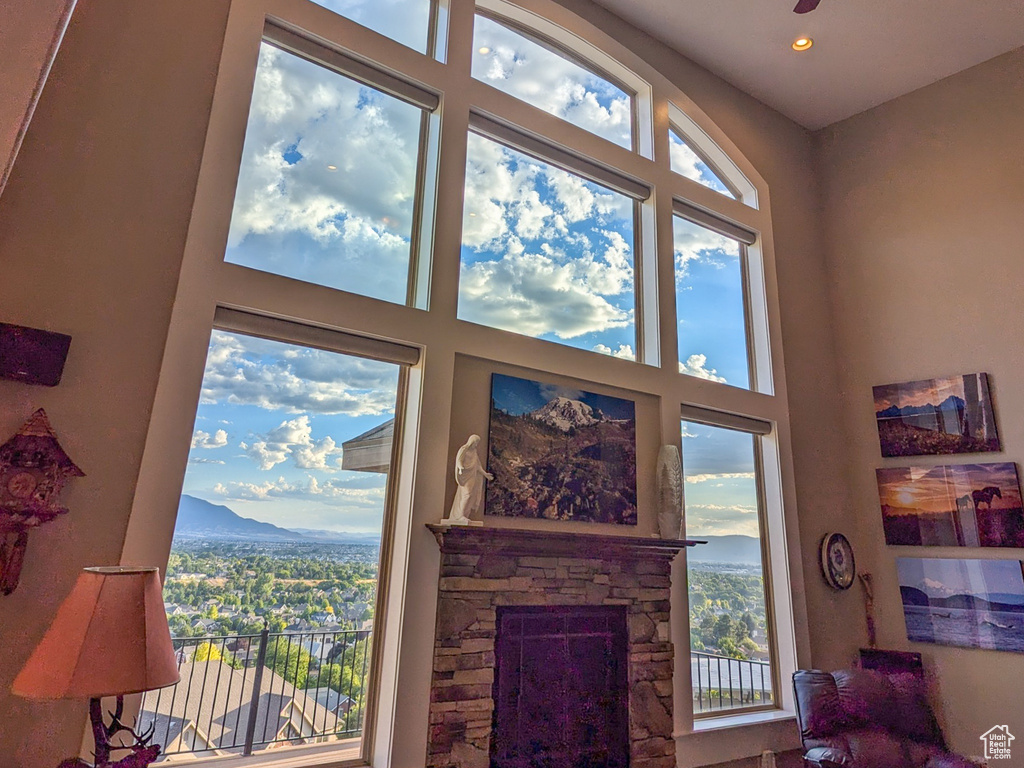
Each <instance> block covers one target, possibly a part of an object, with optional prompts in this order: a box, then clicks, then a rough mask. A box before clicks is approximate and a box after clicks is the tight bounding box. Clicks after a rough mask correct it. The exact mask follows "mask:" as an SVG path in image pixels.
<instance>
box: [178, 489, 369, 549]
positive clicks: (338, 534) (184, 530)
mask: <svg viewBox="0 0 1024 768" xmlns="http://www.w3.org/2000/svg"><path fill="white" fill-rule="evenodd" d="M174 535H175V536H206V537H208V538H214V539H245V540H247V541H309V542H315V541H329V542H334V543H348V544H377V543H379V542H380V534H376V533H354V532H348V531H323V530H318V529H315V528H297V529H295V530H291V529H288V528H281V527H279V526H276V525H273V524H272V523H263V522H260V521H259V520H253V519H252V518H251V517H242V516H241V515H239V514H236V513H235V512H234V511H233V510H231V509H229V508H228V507H225V506H224V505H222V504H213V503H211V502H209V501H206V500H205V499H199V498H196V497H195V496H189V495H188V494H182V495H181V500H180V501H179V502H178V519H177V521H176V522H175V525H174Z"/></svg>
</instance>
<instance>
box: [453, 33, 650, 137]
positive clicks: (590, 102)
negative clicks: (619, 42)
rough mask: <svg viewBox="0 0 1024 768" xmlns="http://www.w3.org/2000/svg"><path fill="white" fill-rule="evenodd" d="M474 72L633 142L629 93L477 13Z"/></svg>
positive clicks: (561, 53) (589, 126)
mask: <svg viewBox="0 0 1024 768" xmlns="http://www.w3.org/2000/svg"><path fill="white" fill-rule="evenodd" d="M473 77H475V78H476V79H477V80H480V81H482V82H484V83H487V84H488V85H491V86H494V87H495V88H497V89H499V90H501V91H504V92H505V93H508V94H510V95H511V96H515V97H516V98H517V99H522V100H523V101H525V102H526V103H527V104H530V105H531V106H534V107H537V108H538V109H542V110H544V111H545V112H550V113H551V114H552V115H556V116H558V117H561V118H562V119H564V120H568V121H570V122H572V123H575V124H576V125H578V126H579V127H580V128H584V129H585V130H588V131H590V132H591V133H596V134H597V135H598V136H600V137H602V138H604V139H608V140H609V141H611V142H614V143H616V144H618V145H620V146H623V147H626V148H632V146H633V98H632V96H631V95H630V94H628V93H627V92H626V91H624V90H623V89H622V88H621V87H620V86H618V85H616V84H615V83H613V82H612V81H611V80H609V79H608V78H607V77H602V76H601V75H598V74H596V73H595V72H592V71H590V70H589V69H587V68H586V67H584V66H583V65H581V64H579V63H577V62H576V61H574V60H573V59H572V58H571V57H570V56H569V55H567V54H566V53H565V52H564V51H562V50H560V49H558V48H557V47H555V46H552V45H551V44H548V43H544V42H541V41H540V40H538V39H531V38H530V37H528V36H527V35H525V34H522V33H520V32H517V31H515V30H514V29H512V28H511V27H510V26H507V25H506V24H502V23H501V22H499V21H497V20H496V19H494V18H491V17H488V16H484V15H481V14H477V17H476V22H475V26H474V28H473Z"/></svg>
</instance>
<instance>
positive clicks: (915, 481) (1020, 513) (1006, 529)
mask: <svg viewBox="0 0 1024 768" xmlns="http://www.w3.org/2000/svg"><path fill="white" fill-rule="evenodd" d="M875 472H876V474H877V476H878V498H879V501H880V503H881V507H882V525H883V528H884V529H885V543H886V544H896V545H904V546H932V547H1024V508H1022V507H1024V505H1022V503H1021V493H1020V480H1019V478H1018V475H1017V465H1016V464H1014V463H1012V462H1000V463H995V464H957V465H953V466H939V467H884V468H882V469H877V470H875Z"/></svg>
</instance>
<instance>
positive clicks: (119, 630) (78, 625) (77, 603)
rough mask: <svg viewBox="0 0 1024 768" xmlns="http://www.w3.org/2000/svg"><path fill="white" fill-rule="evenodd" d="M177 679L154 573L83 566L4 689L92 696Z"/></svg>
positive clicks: (146, 688)
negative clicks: (9, 683) (71, 587)
mask: <svg viewBox="0 0 1024 768" xmlns="http://www.w3.org/2000/svg"><path fill="white" fill-rule="evenodd" d="M176 682H178V668H177V664H176V661H175V658H174V648H173V647H172V645H171V633H170V630H169V629H168V628H167V616H166V614H165V613H164V602H163V595H162V594H161V589H160V572H159V571H158V570H157V569H156V568H125V567H120V566H115V567H109V568H86V569H85V570H84V571H83V572H82V573H81V575H79V577H78V581H77V582H76V583H75V587H74V589H72V590H71V594H70V595H68V596H67V599H65V600H64V602H63V603H62V604H61V606H60V609H58V611H57V616H56V617H55V618H54V620H53V623H52V624H51V625H50V628H49V629H48V630H47V632H46V634H45V635H43V639H42V640H41V641H40V642H39V645H38V646H37V647H36V649H35V651H34V652H33V653H32V656H31V657H29V660H28V662H26V664H25V667H24V668H23V669H22V670H21V672H20V673H19V674H18V676H17V677H16V678H15V679H14V685H13V686H12V690H13V691H14V693H16V694H17V695H19V696H26V697H29V698H36V699H73V698H87V697H88V698H99V697H101V696H116V695H120V694H125V693H139V692H140V691H149V690H153V689H154V688H163V687H164V686H165V685H172V684H173V683H176Z"/></svg>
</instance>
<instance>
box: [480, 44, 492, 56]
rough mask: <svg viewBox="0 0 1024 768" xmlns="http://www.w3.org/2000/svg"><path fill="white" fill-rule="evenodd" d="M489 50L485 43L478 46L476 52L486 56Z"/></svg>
mask: <svg viewBox="0 0 1024 768" xmlns="http://www.w3.org/2000/svg"><path fill="white" fill-rule="evenodd" d="M490 52H491V49H490V48H488V47H487V46H486V45H485V46H483V47H482V48H478V49H477V53H479V54H480V55H481V56H486V55H487V54H488V53H490Z"/></svg>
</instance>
